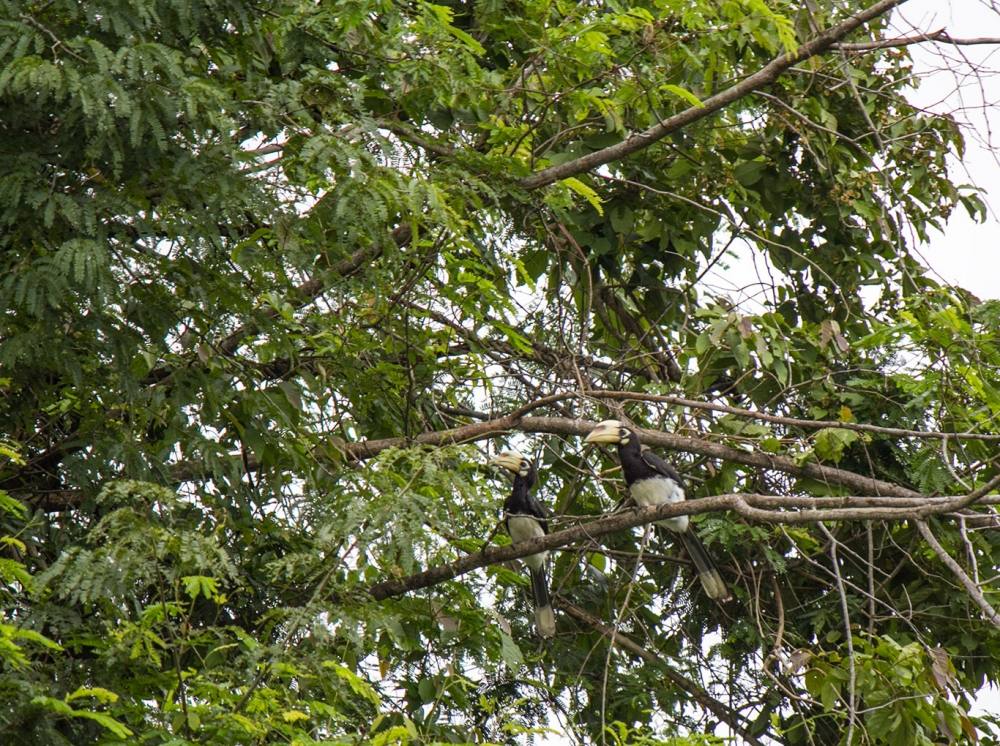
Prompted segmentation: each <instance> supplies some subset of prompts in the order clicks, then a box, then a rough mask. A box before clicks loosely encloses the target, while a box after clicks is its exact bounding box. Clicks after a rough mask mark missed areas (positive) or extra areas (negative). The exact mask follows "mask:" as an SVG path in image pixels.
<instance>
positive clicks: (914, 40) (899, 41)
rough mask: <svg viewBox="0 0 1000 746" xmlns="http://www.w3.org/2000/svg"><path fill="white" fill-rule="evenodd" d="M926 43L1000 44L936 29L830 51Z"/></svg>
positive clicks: (994, 39) (998, 40) (999, 39)
mask: <svg viewBox="0 0 1000 746" xmlns="http://www.w3.org/2000/svg"><path fill="white" fill-rule="evenodd" d="M926 42H931V43H938V44H951V45H953V46H956V47H967V46H976V45H979V44H1000V37H997V36H978V37H972V38H967V39H956V38H954V37H953V36H951V35H949V34H948V32H947V31H945V30H944V29H938V30H937V31H931V32H929V33H926V34H914V35H913V36H897V37H894V38H892V39H879V40H878V41H861V42H849V43H840V44H834V45H833V46H832V47H831V49H836V50H837V51H839V52H870V51H872V50H875V49H886V48H888V47H908V46H910V45H911V44H924V43H926Z"/></svg>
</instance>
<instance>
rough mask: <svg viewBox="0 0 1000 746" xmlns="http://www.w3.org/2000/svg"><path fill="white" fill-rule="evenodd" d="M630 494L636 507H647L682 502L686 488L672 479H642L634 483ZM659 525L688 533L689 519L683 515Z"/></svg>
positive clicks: (660, 522)
mask: <svg viewBox="0 0 1000 746" xmlns="http://www.w3.org/2000/svg"><path fill="white" fill-rule="evenodd" d="M629 494H631V495H632V499H633V500H635V503H636V505H638V506H639V507H646V506H647V505H662V504H663V503H678V502H681V501H682V500H683V499H684V488H683V487H681V486H680V485H679V484H677V482H675V481H674V480H672V479H658V478H653V479H640V480H639V481H638V482H633V483H632V486H631V487H630V488H629ZM657 523H658V524H659V525H661V526H665V527H667V528H669V529H670V530H671V531H686V530H687V527H688V517H687V516H686V515H682V516H678V517H677V518H667V519H665V520H662V521H657Z"/></svg>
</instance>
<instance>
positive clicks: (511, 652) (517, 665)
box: [499, 630, 524, 674]
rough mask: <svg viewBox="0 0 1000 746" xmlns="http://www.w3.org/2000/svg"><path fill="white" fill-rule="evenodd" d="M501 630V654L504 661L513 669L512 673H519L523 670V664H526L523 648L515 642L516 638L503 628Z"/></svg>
mask: <svg viewBox="0 0 1000 746" xmlns="http://www.w3.org/2000/svg"><path fill="white" fill-rule="evenodd" d="M499 632H500V656H501V657H502V658H503V661H504V663H506V664H507V668H509V669H510V670H511V672H512V673H515V674H516V673H517V672H518V671H520V670H521V666H522V665H524V655H523V654H522V653H521V648H519V647H518V646H517V643H516V642H514V638H513V637H511V636H510V635H508V634H507V633H506V632H504V631H503V630H499Z"/></svg>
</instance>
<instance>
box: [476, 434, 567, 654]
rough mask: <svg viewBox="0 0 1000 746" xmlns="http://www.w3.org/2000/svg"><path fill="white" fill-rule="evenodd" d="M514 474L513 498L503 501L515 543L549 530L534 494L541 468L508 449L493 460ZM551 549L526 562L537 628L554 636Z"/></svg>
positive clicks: (539, 632)
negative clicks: (548, 563)
mask: <svg viewBox="0 0 1000 746" xmlns="http://www.w3.org/2000/svg"><path fill="white" fill-rule="evenodd" d="M490 463H491V464H494V465H496V466H501V467H503V468H504V469H507V470H508V471H510V472H512V473H513V474H514V486H513V487H512V489H511V491H510V497H508V498H507V501H506V502H505V503H504V504H503V510H504V525H505V526H506V527H507V533H508V534H510V539H511V541H512V542H514V543H515V544H516V543H518V542H519V541H527V540H528V539H534V538H536V537H539V536H544V535H545V534H547V533H548V531H549V524H548V522H547V521H546V520H545V511H544V510H543V509H542V505H541V503H539V502H538V500H536V499H535V498H534V496H533V495H532V494H531V488H532V487H534V486H535V480H536V479H537V478H538V471H537V470H536V469H535V465H534V463H532V461H531V459H528V458H525V457H524V456H522V455H521V454H520V453H518V452H517V451H504V452H503V453H501V454H500V455H499V456H496V457H495V458H493V459H492V460H491V461H490ZM548 558H549V553H548V552H539V553H538V554H529V555H528V556H527V557H522V558H521V559H522V560H523V561H524V564H526V565H527V566H528V571H529V572H530V573H531V595H532V597H533V598H534V601H535V629H537V630H538V634H539V635H540V636H542V637H552V636H553V635H554V634H555V633H556V618H555V614H553V613H552V601H551V600H550V599H549V581H548V577H547V573H546V570H545V563H546V561H547V560H548Z"/></svg>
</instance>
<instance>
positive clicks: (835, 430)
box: [813, 427, 861, 463]
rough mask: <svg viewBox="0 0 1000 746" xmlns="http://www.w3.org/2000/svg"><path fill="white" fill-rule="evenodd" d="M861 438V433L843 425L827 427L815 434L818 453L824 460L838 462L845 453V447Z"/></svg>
mask: <svg viewBox="0 0 1000 746" xmlns="http://www.w3.org/2000/svg"><path fill="white" fill-rule="evenodd" d="M859 439H861V433H858V432H856V431H854V430H845V429H844V428H841V427H825V428H823V429H822V430H817V431H816V432H815V433H814V434H813V445H814V448H815V451H816V455H817V456H819V458H820V459H822V460H823V461H832V462H833V463H837V462H839V461H840V459H841V458H842V457H843V455H844V449H845V448H847V447H848V446H849V445H851V444H852V443H856V442H857V441H858V440H859Z"/></svg>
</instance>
